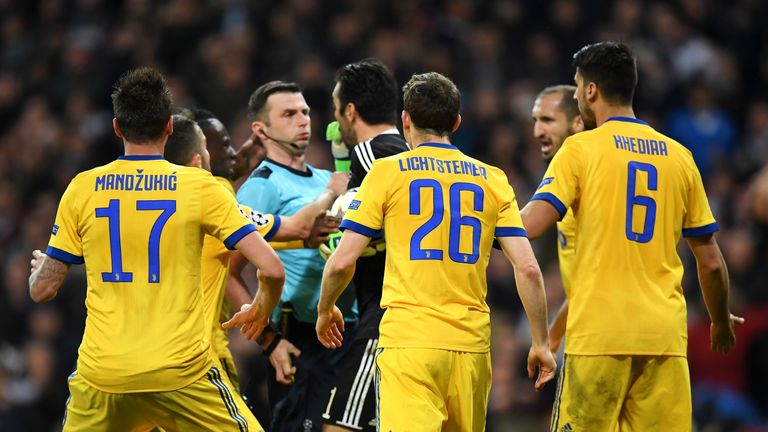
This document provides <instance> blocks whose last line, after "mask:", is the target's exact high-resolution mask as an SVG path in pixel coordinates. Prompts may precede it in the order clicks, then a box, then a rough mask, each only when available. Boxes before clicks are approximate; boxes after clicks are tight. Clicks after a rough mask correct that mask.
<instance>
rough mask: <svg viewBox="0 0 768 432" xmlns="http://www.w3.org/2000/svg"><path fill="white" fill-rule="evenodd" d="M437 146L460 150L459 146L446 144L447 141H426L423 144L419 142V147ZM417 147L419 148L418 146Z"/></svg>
mask: <svg viewBox="0 0 768 432" xmlns="http://www.w3.org/2000/svg"><path fill="white" fill-rule="evenodd" d="M422 146H425V147H437V148H444V149H450V150H458V148H457V147H456V146H454V145H451V144H445V143H436V142H425V143H422V144H419V145H418V147H422ZM418 147H417V148H418Z"/></svg>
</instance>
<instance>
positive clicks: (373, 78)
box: [336, 58, 397, 125]
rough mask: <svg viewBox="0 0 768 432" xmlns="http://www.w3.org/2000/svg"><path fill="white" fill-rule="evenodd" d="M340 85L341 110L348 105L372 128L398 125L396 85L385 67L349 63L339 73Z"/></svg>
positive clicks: (368, 61)
mask: <svg viewBox="0 0 768 432" xmlns="http://www.w3.org/2000/svg"><path fill="white" fill-rule="evenodd" d="M336 82H337V83H338V84H339V106H340V108H341V112H342V113H343V112H344V109H345V107H346V106H347V104H349V103H351V104H354V105H355V110H357V112H358V113H359V114H360V117H361V118H362V119H363V121H364V122H366V123H368V124H369V125H378V124H385V123H386V124H395V123H396V122H397V81H395V77H394V75H392V72H391V71H390V70H389V68H387V67H386V66H385V65H384V64H383V63H381V62H380V61H378V60H376V59H372V58H368V59H365V60H361V61H358V62H355V63H350V64H348V65H346V66H343V67H341V68H340V69H339V70H337V71H336Z"/></svg>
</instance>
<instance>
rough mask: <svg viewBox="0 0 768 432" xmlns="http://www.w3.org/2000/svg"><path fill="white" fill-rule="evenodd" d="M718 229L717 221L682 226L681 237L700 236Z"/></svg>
mask: <svg viewBox="0 0 768 432" xmlns="http://www.w3.org/2000/svg"><path fill="white" fill-rule="evenodd" d="M718 231H720V227H718V226H717V222H714V223H711V224H709V225H704V226H701V227H696V228H683V237H701V236H705V235H707V234H712V233H714V232H718Z"/></svg>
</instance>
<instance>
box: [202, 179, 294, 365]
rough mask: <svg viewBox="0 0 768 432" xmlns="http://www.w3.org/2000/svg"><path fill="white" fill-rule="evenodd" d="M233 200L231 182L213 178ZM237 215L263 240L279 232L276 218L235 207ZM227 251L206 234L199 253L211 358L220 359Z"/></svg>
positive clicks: (225, 340)
mask: <svg viewBox="0 0 768 432" xmlns="http://www.w3.org/2000/svg"><path fill="white" fill-rule="evenodd" d="M214 178H215V179H216V180H217V181H218V182H219V183H220V184H221V185H222V186H224V188H225V189H226V190H227V191H228V192H229V193H230V195H232V197H233V198H234V196H235V190H234V189H233V188H232V183H231V182H230V181H229V180H227V179H225V178H223V177H214ZM238 208H239V209H240V212H241V213H242V214H243V216H245V217H246V218H247V219H248V220H250V221H251V223H252V224H253V225H254V226H255V227H256V229H257V230H258V232H259V234H261V236H262V237H264V240H266V241H269V239H271V238H272V237H273V236H274V235H275V233H276V232H277V231H278V230H279V229H280V216H275V215H270V214H263V213H259V212H257V211H254V210H252V209H251V208H249V207H248V206H244V205H242V204H238ZM230 254H231V252H230V251H229V249H227V247H226V246H225V245H224V243H222V242H221V240H219V239H218V238H216V237H214V236H211V235H206V236H205V240H204V241H203V252H202V264H201V269H202V280H203V299H204V300H203V305H204V310H205V317H206V322H207V323H208V328H209V329H210V331H211V335H210V336H209V338H210V340H211V346H212V348H213V352H214V355H215V356H216V357H222V356H224V355H225V353H226V351H227V350H228V349H229V339H228V337H227V331H226V330H225V329H224V328H223V327H221V323H222V322H224V321H227V320H228V319H229V315H230V310H229V303H228V302H226V301H225V299H224V292H225V290H226V288H227V275H228V273H229V256H230Z"/></svg>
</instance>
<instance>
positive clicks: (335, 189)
mask: <svg viewBox="0 0 768 432" xmlns="http://www.w3.org/2000/svg"><path fill="white" fill-rule="evenodd" d="M347 184H349V173H348V172H342V171H336V172H334V173H333V174H331V179H330V180H329V181H328V186H327V188H328V190H329V191H331V193H332V194H333V196H334V197H337V196H339V195H341V194H343V193H344V192H346V191H347Z"/></svg>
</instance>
